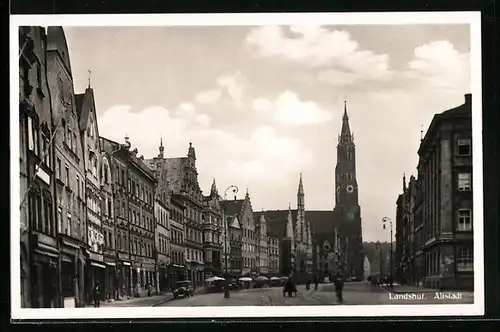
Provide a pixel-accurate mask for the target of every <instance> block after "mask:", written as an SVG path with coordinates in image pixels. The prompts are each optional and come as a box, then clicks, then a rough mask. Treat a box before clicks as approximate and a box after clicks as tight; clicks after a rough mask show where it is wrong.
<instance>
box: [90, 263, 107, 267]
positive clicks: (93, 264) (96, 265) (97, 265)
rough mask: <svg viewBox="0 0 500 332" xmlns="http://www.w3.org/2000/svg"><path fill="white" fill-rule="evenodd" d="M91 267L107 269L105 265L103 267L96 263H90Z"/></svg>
mask: <svg viewBox="0 0 500 332" xmlns="http://www.w3.org/2000/svg"><path fill="white" fill-rule="evenodd" d="M90 265H92V266H95V267H100V268H101V269H105V268H106V266H105V265H102V264H100V263H96V262H90Z"/></svg>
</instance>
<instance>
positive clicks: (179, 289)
mask: <svg viewBox="0 0 500 332" xmlns="http://www.w3.org/2000/svg"><path fill="white" fill-rule="evenodd" d="M172 294H173V295H174V299H177V298H179V297H191V296H193V287H191V281H190V280H183V281H178V282H177V283H176V284H175V288H174V290H173V291H172Z"/></svg>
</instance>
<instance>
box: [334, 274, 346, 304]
mask: <svg viewBox="0 0 500 332" xmlns="http://www.w3.org/2000/svg"><path fill="white" fill-rule="evenodd" d="M334 283H335V292H336V293H337V299H338V300H339V302H340V303H342V302H344V298H343V297H342V290H343V289H344V278H342V276H341V275H340V274H339V273H337V276H336V277H335V280H334Z"/></svg>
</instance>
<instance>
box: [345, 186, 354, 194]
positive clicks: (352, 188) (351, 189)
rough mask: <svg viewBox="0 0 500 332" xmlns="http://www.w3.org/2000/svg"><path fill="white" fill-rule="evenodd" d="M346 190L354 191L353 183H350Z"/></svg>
mask: <svg viewBox="0 0 500 332" xmlns="http://www.w3.org/2000/svg"><path fill="white" fill-rule="evenodd" d="M345 190H346V191H347V192H348V193H352V192H354V187H353V186H352V185H348V186H347V187H346V188H345Z"/></svg>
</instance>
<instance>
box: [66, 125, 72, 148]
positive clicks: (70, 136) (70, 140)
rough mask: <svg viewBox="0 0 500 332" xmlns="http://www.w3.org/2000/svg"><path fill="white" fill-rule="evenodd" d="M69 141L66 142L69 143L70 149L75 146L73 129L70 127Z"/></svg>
mask: <svg viewBox="0 0 500 332" xmlns="http://www.w3.org/2000/svg"><path fill="white" fill-rule="evenodd" d="M67 138H68V141H67V142H66V144H68V147H69V148H70V149H72V148H73V132H72V131H71V128H68V136H67Z"/></svg>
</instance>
